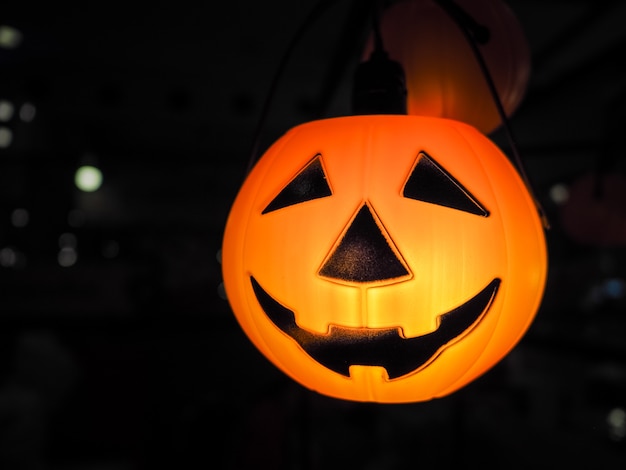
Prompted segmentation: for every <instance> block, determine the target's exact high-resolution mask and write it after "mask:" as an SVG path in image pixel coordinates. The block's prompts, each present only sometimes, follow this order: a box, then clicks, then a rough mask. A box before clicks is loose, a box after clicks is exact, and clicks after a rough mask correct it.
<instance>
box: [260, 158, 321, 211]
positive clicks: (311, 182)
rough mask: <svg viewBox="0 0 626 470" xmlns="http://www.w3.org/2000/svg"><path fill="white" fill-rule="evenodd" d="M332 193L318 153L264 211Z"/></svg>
mask: <svg viewBox="0 0 626 470" xmlns="http://www.w3.org/2000/svg"><path fill="white" fill-rule="evenodd" d="M331 195H332V191H331V190H330V186H328V181H326V174H325V173H324V168H323V167H322V162H321V155H319V154H318V155H316V156H315V158H314V159H313V160H311V162H310V163H309V164H308V165H307V166H305V167H304V168H303V169H302V170H301V171H300V173H298V174H297V175H296V176H295V178H294V179H292V180H291V181H290V182H289V183H288V184H287V186H285V187H284V188H283V190H282V191H281V192H280V193H278V195H277V196H276V197H275V198H274V199H272V202H270V203H269V204H268V205H267V207H266V208H265V209H263V212H262V213H263V214H267V213H268V212H272V211H275V210H278V209H282V208H283V207H287V206H293V205H294V204H299V203H301V202H305V201H310V200H311V199H319V198H321V197H327V196H331Z"/></svg>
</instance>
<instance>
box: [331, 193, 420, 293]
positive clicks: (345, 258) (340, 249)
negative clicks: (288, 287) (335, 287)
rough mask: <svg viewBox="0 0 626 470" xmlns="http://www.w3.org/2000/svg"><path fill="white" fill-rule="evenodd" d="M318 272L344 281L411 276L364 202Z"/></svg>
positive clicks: (368, 280) (389, 239)
mask: <svg viewBox="0 0 626 470" xmlns="http://www.w3.org/2000/svg"><path fill="white" fill-rule="evenodd" d="M319 274H320V275H321V276H323V277H327V278H330V279H335V280H339V281H343V282H359V283H363V282H380V281H386V280H394V281H396V280H398V278H402V277H406V276H409V275H410V273H409V271H408V268H407V267H406V264H405V263H404V262H403V261H402V259H401V258H400V255H399V253H398V251H397V249H395V247H394V246H393V242H392V241H391V238H390V237H389V235H388V234H387V231H386V230H385V229H384V228H383V226H382V224H380V223H378V222H377V221H376V218H375V217H374V215H373V214H372V211H371V209H370V207H369V206H368V205H367V204H364V205H363V206H362V207H361V208H360V209H359V211H358V212H357V214H356V216H355V217H354V218H353V219H352V221H351V223H350V225H349V227H348V229H347V230H346V231H345V233H344V234H343V236H342V238H341V240H340V241H339V243H338V244H337V245H336V246H335V248H334V251H332V252H331V254H330V256H328V258H327V259H326V261H325V262H324V264H323V265H322V268H321V269H320V271H319Z"/></svg>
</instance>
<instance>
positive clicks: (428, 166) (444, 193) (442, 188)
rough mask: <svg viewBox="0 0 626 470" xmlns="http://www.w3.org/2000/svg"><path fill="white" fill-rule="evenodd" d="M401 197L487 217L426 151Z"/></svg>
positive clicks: (483, 208)
mask: <svg viewBox="0 0 626 470" xmlns="http://www.w3.org/2000/svg"><path fill="white" fill-rule="evenodd" d="M402 195H403V196H404V197H408V198H410V199H416V200H418V201H424V202H429V203H432V204H438V205H440V206H445V207H450V208H452V209H458V210H460V211H465V212H469V213H470V214H476V215H480V216H483V217H488V216H489V211H488V210H487V209H485V207H484V206H483V205H482V204H481V203H480V202H478V199H476V198H475V197H474V196H473V195H472V194H471V193H470V192H469V191H468V190H467V189H465V188H464V187H463V185H462V184H461V183H459V182H458V181H457V180H456V179H454V177H453V176H452V175H450V174H449V173H448V172H447V171H446V170H444V169H443V168H442V167H440V166H439V165H438V164H437V163H436V162H435V161H434V160H433V159H432V158H430V157H429V156H428V155H427V154H426V153H425V152H420V154H419V155H418V157H417V163H416V164H415V166H414V167H413V171H412V172H411V176H409V179H408V180H407V182H406V184H405V185H404V190H403V192H402Z"/></svg>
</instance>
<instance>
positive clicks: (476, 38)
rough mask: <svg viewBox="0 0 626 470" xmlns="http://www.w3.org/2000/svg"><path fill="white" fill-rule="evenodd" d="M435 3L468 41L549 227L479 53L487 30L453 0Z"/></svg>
mask: <svg viewBox="0 0 626 470" xmlns="http://www.w3.org/2000/svg"><path fill="white" fill-rule="evenodd" d="M433 1H434V2H435V3H436V4H438V5H439V6H440V7H441V8H442V9H443V10H444V11H445V12H446V13H447V14H448V16H449V17H450V18H452V20H454V22H455V23H456V24H457V26H458V27H459V29H460V30H461V31H462V32H463V35H464V36H465V39H466V40H467V42H468V43H469V45H470V47H471V49H472V52H473V53H474V56H475V57H476V61H477V62H478V65H479V66H480V69H481V72H482V74H483V76H484V78H485V81H486V82H487V86H488V87H489V92H490V93H491V96H492V98H493V101H494V103H495V105H496V108H497V109H498V114H499V115H500V120H501V121H502V127H503V128H504V131H505V133H506V136H507V139H508V141H509V145H510V146H511V152H512V153H513V158H514V159H515V164H516V166H517V170H518V171H519V173H520V175H521V177H522V180H523V181H524V184H525V185H526V188H527V189H528V192H529V193H530V195H531V197H532V198H533V200H534V202H535V206H536V207H537V211H538V212H539V217H540V218H541V222H542V224H543V228H544V229H545V230H548V229H550V222H549V221H548V217H547V215H546V212H545V211H544V209H543V206H542V205H541V203H540V202H539V199H538V198H537V197H536V195H535V191H534V190H533V187H532V184H531V182H530V179H529V178H528V175H527V174H526V170H525V167H524V163H523V161H522V158H521V156H520V153H519V151H518V149H517V143H516V141H515V138H514V137H513V130H512V129H511V124H510V122H509V119H508V117H507V115H506V112H505V111H504V107H503V106H502V101H501V100H500V96H499V95H498V91H497V90H496V86H495V84H494V82H493V78H492V77H491V74H490V73H489V69H488V68H487V65H486V63H485V59H484V58H483V55H482V54H481V52H480V50H479V48H478V44H485V43H486V42H487V41H488V40H489V31H488V30H487V29H486V28H485V27H484V26H482V25H480V24H479V23H477V22H476V21H475V20H474V19H473V18H472V17H471V16H470V15H469V14H468V13H467V12H466V11H465V10H463V9H462V8H461V7H460V6H458V5H457V4H456V3H454V1H453V0H433Z"/></svg>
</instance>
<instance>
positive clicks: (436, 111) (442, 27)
mask: <svg viewBox="0 0 626 470" xmlns="http://www.w3.org/2000/svg"><path fill="white" fill-rule="evenodd" d="M456 3H457V4H458V5H459V6H460V7H461V8H463V9H464V10H465V11H466V12H467V13H468V14H469V15H470V16H472V18H474V19H475V20H476V21H477V22H478V23H480V24H481V25H484V26H486V27H487V28H488V29H489V31H490V40H489V41H488V42H487V43H486V44H485V45H480V46H479V49H480V52H481V55H482V56H483V59H484V61H485V63H486V65H487V67H488V69H489V74H490V75H491V78H492V80H493V82H494V85H495V87H496V90H497V91H498V95H499V98H500V101H501V102H502V106H503V108H504V111H505V113H506V115H507V116H511V115H512V114H513V112H514V111H515V110H516V109H517V107H518V106H519V104H520V103H521V101H522V98H523V97H524V94H525V92H526V86H527V84H528V79H529V76H530V69H531V64H530V47H529V45H528V43H527V40H526V36H525V35H524V32H523V30H522V28H521V25H520V24H519V22H518V21H517V19H516V17H515V16H514V15H513V12H512V11H511V10H510V8H509V7H508V5H507V4H506V3H504V2H503V1H502V0H457V2H456ZM380 27H381V34H382V39H383V43H384V48H385V50H386V51H387V53H388V54H389V57H390V58H391V59H393V60H396V61H398V62H400V63H401V64H402V66H403V68H404V72H405V75H406V85H407V91H408V100H407V107H408V113H409V114H414V115H421V116H436V117H445V118H450V119H456V120H458V121H463V122H466V123H468V124H471V125H473V126H474V127H476V128H477V129H479V130H480V131H482V132H483V133H485V134H488V133H490V132H492V131H493V130H495V129H496V128H498V127H499V126H500V124H501V120H500V115H499V114H498V110H497V108H496V105H495V103H494V100H493V97H492V96H491V93H490V92H489V88H488V86H487V82H486V81H485V77H484V75H483V73H482V71H481V69H480V66H479V64H478V62H477V61H476V58H475V56H474V53H473V52H472V49H471V48H470V46H469V44H468V43H467V40H466V39H465V37H464V36H463V33H462V32H461V30H460V29H459V27H458V25H457V24H456V23H455V22H454V21H453V20H452V19H450V17H449V16H448V15H447V14H446V12H445V11H444V10H443V9H442V8H441V7H439V6H438V5H437V4H436V3H435V2H434V1H433V0H406V1H402V2H395V3H394V4H392V5H390V6H389V7H388V8H387V9H385V11H384V12H383V15H382V18H381V26H380ZM371 49H372V39H371V38H370V39H369V41H368V43H367V45H366V48H365V52H364V56H363V58H364V59H366V58H368V57H369V55H370V53H371Z"/></svg>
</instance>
